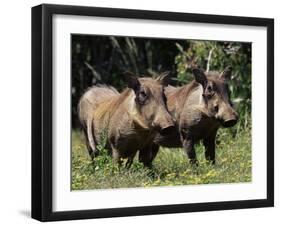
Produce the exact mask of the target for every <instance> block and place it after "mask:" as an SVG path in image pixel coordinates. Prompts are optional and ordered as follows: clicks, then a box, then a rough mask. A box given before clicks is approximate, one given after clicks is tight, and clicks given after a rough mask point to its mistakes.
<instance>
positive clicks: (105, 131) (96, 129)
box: [78, 74, 174, 167]
mask: <svg viewBox="0 0 281 226" xmlns="http://www.w3.org/2000/svg"><path fill="white" fill-rule="evenodd" d="M126 78H127V82H128V88H127V89H125V90H124V91H123V92H122V93H119V92H118V91H117V90H115V89H114V88H112V87H108V86H94V87H92V88H90V89H89V90H88V91H87V92H86V93H85V94H84V95H83V96H82V97H81V99H80V101H79V104H78V112H79V119H80V122H81V124H82V127H83V131H84V134H85V137H86V144H87V148H88V151H89V154H90V156H91V157H92V158H94V157H95V156H96V155H97V154H98V149H97V145H98V144H100V143H103V142H105V143H106V144H105V147H106V148H107V149H108V150H109V151H110V153H111V154H112V157H113V159H114V160H115V161H116V162H118V163H119V164H120V163H121V158H122V159H123V158H127V159H128V161H127V163H126V166H127V167H130V165H131V163H132V161H133V158H134V156H135V154H136V152H137V151H138V150H139V149H142V148H143V147H144V146H145V145H146V144H147V143H148V142H151V139H153V136H154V135H155V134H156V131H160V130H161V131H162V132H164V133H165V130H169V128H170V127H173V126H174V122H173V120H172V117H171V115H170V114H169V113H168V110H167V106H166V99H165V98H166V97H165V94H164V87H166V86H167V85H168V82H169V79H168V76H167V74H164V75H162V76H159V77H158V78H156V79H152V78H137V77H135V76H132V75H127V76H126Z"/></svg>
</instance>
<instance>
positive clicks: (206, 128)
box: [139, 67, 238, 167]
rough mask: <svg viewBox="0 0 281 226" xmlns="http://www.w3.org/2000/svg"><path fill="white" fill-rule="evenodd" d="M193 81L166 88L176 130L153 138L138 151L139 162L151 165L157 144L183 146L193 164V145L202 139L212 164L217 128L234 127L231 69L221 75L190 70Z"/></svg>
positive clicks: (169, 108) (156, 150)
mask: <svg viewBox="0 0 281 226" xmlns="http://www.w3.org/2000/svg"><path fill="white" fill-rule="evenodd" d="M192 72H193V75H194V77H195V80H194V81H193V82H191V83H190V84H187V85H185V86H182V87H178V88H175V87H172V86H168V87H167V88H166V91H165V92H166V96H167V105H168V110H169V112H170V113H171V115H172V117H173V119H174V121H175V124H176V125H175V127H174V128H175V129H173V130H172V131H171V133H169V134H161V133H159V134H158V135H156V137H155V139H154V142H152V143H150V144H149V145H147V146H146V147H145V148H143V149H141V150H140V154H139V160H140V161H141V162H143V163H144V165H146V166H149V167H150V166H151V163H152V161H153V159H154V158H155V156H156V154H157V152H158V150H159V145H161V146H164V147H183V148H184V150H185V152H186V153H187V155H188V157H189V159H190V162H191V163H196V164H198V162H197V159H196V153H195V150H194V144H195V143H197V142H199V141H200V140H203V144H204V146H205V157H206V159H207V160H209V161H211V162H212V163H213V164H214V163H215V139H216V134H217V131H218V129H219V127H220V126H222V127H231V126H234V125H235V124H236V122H237V120H238V114H237V113H236V112H235V110H234V109H233V107H232V103H231V101H230V97H229V89H228V85H227V81H228V80H229V79H230V76H231V67H227V68H226V69H225V70H224V71H223V72H222V73H219V72H209V73H204V72H203V71H202V70H201V69H199V68H197V67H194V68H193V69H192Z"/></svg>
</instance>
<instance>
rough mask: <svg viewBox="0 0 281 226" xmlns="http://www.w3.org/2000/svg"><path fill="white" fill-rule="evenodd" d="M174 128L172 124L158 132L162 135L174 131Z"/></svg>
mask: <svg viewBox="0 0 281 226" xmlns="http://www.w3.org/2000/svg"><path fill="white" fill-rule="evenodd" d="M174 129H175V126H174V125H171V126H168V127H165V128H162V129H161V130H160V134H162V135H169V134H171V133H172V132H173V131H174Z"/></svg>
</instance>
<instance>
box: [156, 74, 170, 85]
mask: <svg viewBox="0 0 281 226" xmlns="http://www.w3.org/2000/svg"><path fill="white" fill-rule="evenodd" d="M156 81H158V82H159V83H160V84H161V85H163V86H168V85H169V82H170V76H169V71H165V72H163V73H162V74H160V75H159V76H158V77H157V78H156Z"/></svg>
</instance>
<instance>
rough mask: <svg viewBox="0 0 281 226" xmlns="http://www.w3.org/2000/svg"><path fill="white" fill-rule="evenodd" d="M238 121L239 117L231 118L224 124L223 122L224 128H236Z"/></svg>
mask: <svg viewBox="0 0 281 226" xmlns="http://www.w3.org/2000/svg"><path fill="white" fill-rule="evenodd" d="M237 121H238V116H234V117H232V118H229V119H226V120H225V121H224V122H223V124H222V125H223V127H225V128H228V127H232V126H234V125H235V124H236V123H237Z"/></svg>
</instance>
